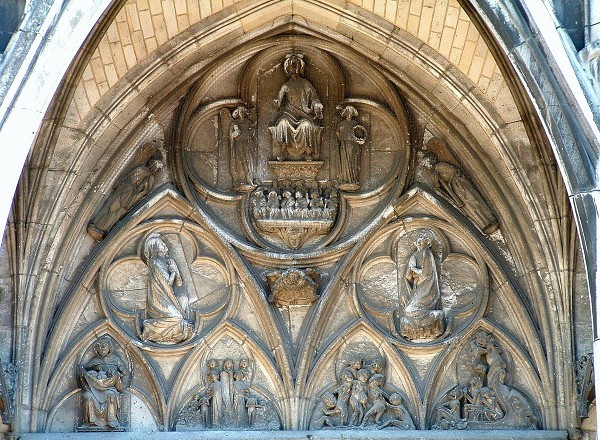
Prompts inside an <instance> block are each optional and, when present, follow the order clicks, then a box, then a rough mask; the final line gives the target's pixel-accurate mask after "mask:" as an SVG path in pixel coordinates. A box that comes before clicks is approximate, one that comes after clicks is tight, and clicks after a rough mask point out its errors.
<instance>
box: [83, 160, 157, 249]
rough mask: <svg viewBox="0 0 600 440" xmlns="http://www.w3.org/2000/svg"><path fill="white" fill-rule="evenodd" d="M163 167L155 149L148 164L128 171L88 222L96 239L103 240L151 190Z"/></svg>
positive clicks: (88, 228)
mask: <svg viewBox="0 0 600 440" xmlns="http://www.w3.org/2000/svg"><path fill="white" fill-rule="evenodd" d="M162 169H163V157H162V154H161V152H160V151H159V150H156V149H155V153H154V154H153V155H152V156H151V157H150V159H148V161H147V162H146V164H144V165H140V166H137V167H135V168H133V169H132V170H131V171H129V172H128V173H127V175H126V176H125V177H124V178H123V179H122V180H121V181H120V182H119V183H118V184H117V185H116V186H115V188H114V190H113V192H112V194H111V195H110V196H108V199H106V201H105V202H104V204H103V205H102V207H101V208H100V209H99V210H98V212H97V213H96V214H95V215H94V217H93V218H92V220H91V221H90V223H89V224H88V227H87V231H88V233H89V234H90V235H91V236H92V238H93V239H94V240H96V241H100V240H102V239H103V238H104V236H105V235H106V234H107V233H108V231H109V230H110V229H111V228H112V227H113V226H114V224H115V223H116V222H117V221H118V220H120V219H121V218H122V217H123V216H124V215H125V214H127V212H129V210H130V209H131V208H132V207H133V206H134V205H135V204H136V203H137V202H139V201H140V200H141V199H142V198H143V197H144V196H145V195H146V194H148V193H149V192H150V190H151V189H152V188H153V187H154V182H155V179H156V176H158V175H159V174H160V173H161V172H162Z"/></svg>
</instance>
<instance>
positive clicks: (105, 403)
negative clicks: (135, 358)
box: [77, 335, 131, 431]
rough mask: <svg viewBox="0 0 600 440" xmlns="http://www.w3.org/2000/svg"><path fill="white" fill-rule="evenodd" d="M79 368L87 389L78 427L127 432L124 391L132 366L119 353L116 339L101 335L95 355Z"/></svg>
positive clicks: (83, 397) (83, 398) (81, 380)
mask: <svg viewBox="0 0 600 440" xmlns="http://www.w3.org/2000/svg"><path fill="white" fill-rule="evenodd" d="M88 351H90V350H88ZM84 359H85V358H84ZM77 370H78V371H77V373H78V378H79V382H80V384H81V389H82V390H83V396H82V408H83V413H82V424H81V425H80V426H79V427H78V430H79V431H124V430H125V417H126V416H125V412H124V409H125V403H124V399H125V395H124V393H125V391H126V389H127V387H128V386H129V383H130V382H131V367H130V366H129V365H128V363H127V362H126V360H125V359H124V358H123V357H122V356H121V355H119V354H117V353H116V351H115V343H114V341H113V340H112V339H111V338H110V337H109V336H106V335H105V336H102V337H100V338H98V340H97V341H96V342H95V344H94V346H93V353H92V354H91V358H90V359H89V360H84V361H83V362H82V363H81V364H80V365H79V366H78V368H77Z"/></svg>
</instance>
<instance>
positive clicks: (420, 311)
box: [395, 231, 446, 340]
mask: <svg viewBox="0 0 600 440" xmlns="http://www.w3.org/2000/svg"><path fill="white" fill-rule="evenodd" d="M434 241H435V238H434V233H433V232H432V231H421V232H419V234H418V235H417V236H416V239H415V241H414V247H415V251H414V252H413V253H412V254H411V255H410V257H409V259H408V262H407V264H406V269H405V271H404V280H405V282H406V287H407V291H408V292H409V298H410V299H409V301H408V304H407V305H406V306H405V307H404V309H403V310H398V311H397V313H396V316H395V318H396V326H397V328H398V331H399V333H400V334H401V335H402V336H403V337H405V338H406V339H410V340H431V339H435V338H437V337H439V336H441V335H443V334H444V331H445V330H446V324H445V312H444V310H443V308H442V301H441V295H440V283H439V270H440V269H439V268H440V265H441V261H438V260H436V257H435V255H434V252H433V250H432V246H433V245H434ZM438 246H439V245H438ZM438 258H439V257H438Z"/></svg>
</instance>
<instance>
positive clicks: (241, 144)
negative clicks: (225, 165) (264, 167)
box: [229, 106, 256, 191]
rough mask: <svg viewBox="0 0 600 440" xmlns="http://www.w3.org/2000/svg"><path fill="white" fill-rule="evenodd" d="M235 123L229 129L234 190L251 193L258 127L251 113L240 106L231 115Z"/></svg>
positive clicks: (253, 186) (253, 185)
mask: <svg viewBox="0 0 600 440" xmlns="http://www.w3.org/2000/svg"><path fill="white" fill-rule="evenodd" d="M231 116H232V117H233V122H232V123H231V126H230V127H229V143H230V153H231V154H230V173H231V179H232V180H233V189H234V190H236V191H249V190H252V189H254V188H255V187H256V185H255V184H254V168H255V165H254V163H255V158H256V125H255V124H254V122H253V121H251V120H250V118H249V116H250V112H249V111H248V109H247V108H246V107H244V106H239V107H238V108H236V109H235V110H234V111H233V113H232V114H231Z"/></svg>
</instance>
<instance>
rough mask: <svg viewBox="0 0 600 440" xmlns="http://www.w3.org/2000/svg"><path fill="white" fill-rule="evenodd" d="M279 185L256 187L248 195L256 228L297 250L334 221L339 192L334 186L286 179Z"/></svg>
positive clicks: (327, 228)
mask: <svg viewBox="0 0 600 440" xmlns="http://www.w3.org/2000/svg"><path fill="white" fill-rule="evenodd" d="M280 184H281V186H271V187H270V188H268V187H267V186H264V185H262V186H259V187H258V188H257V189H256V190H255V191H253V192H252V194H251V196H250V209H251V214H252V217H253V219H254V222H255V224H256V226H257V229H258V230H259V231H260V232H262V233H264V234H267V235H274V236H276V237H278V238H280V239H281V240H282V241H283V242H284V243H285V244H286V245H287V246H288V247H289V248H291V249H298V248H300V247H301V246H302V245H303V244H304V243H305V242H306V241H307V240H309V239H311V238H313V237H315V236H319V235H325V234H327V233H328V232H329V231H330V230H331V228H332V227H333V224H334V223H335V220H336V217H337V212H338V208H339V192H338V191H337V189H336V188H335V187H331V186H325V187H323V186H319V185H318V184H315V183H313V182H310V184H309V185H307V184H306V182H305V181H302V180H300V181H296V182H295V183H293V182H291V181H290V180H285V181H283V182H280Z"/></svg>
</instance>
